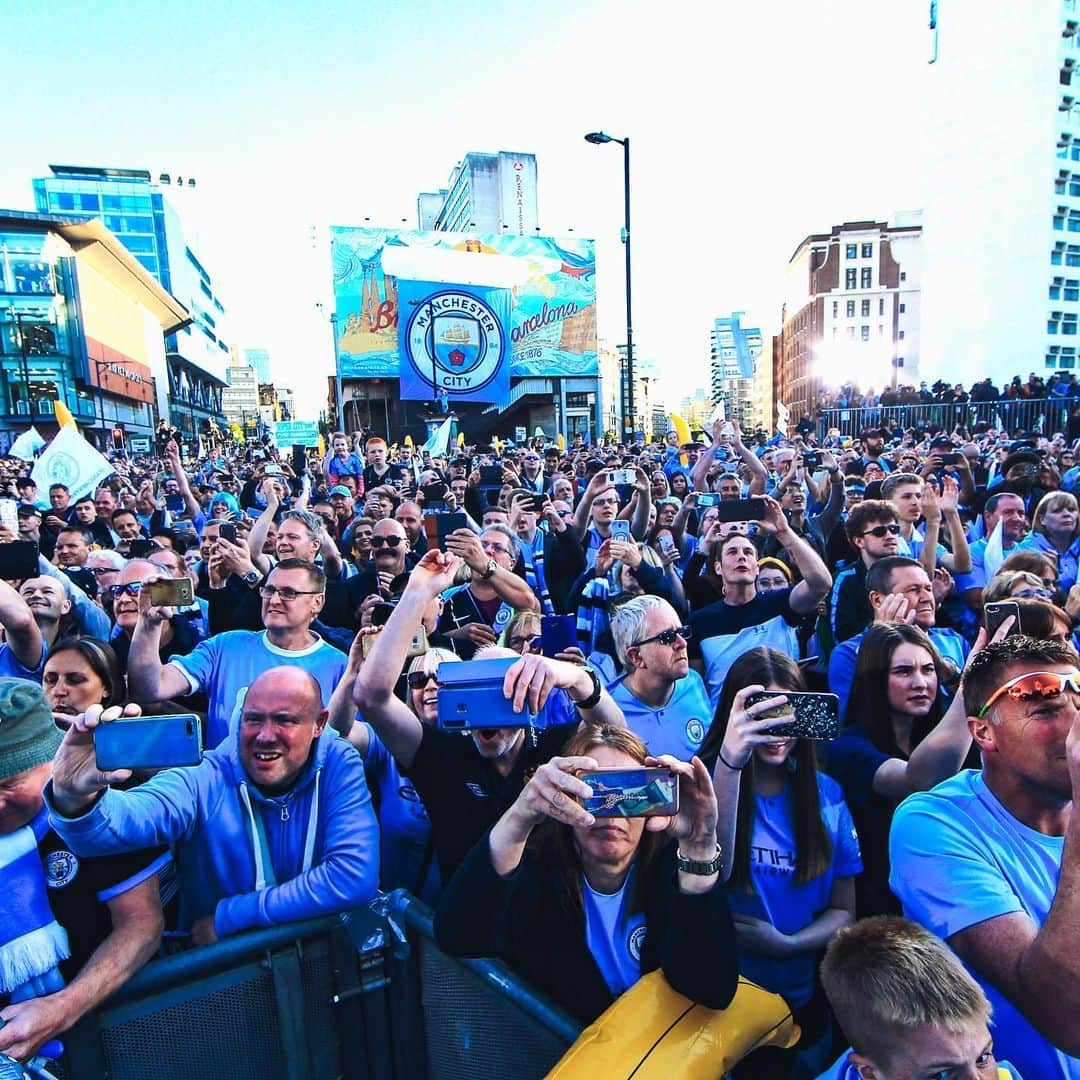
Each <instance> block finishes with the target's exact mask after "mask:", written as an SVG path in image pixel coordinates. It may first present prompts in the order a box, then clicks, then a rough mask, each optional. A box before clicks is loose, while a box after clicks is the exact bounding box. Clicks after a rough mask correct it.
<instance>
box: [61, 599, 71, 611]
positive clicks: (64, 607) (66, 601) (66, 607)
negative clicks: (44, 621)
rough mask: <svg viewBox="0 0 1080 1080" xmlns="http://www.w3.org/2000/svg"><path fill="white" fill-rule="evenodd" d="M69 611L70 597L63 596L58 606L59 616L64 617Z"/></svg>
mask: <svg viewBox="0 0 1080 1080" xmlns="http://www.w3.org/2000/svg"><path fill="white" fill-rule="evenodd" d="M70 610H71V597H70V596H65V597H64V599H63V602H62V603H61V604H60V614H61V615H66V614H67V613H68V612H69V611H70Z"/></svg>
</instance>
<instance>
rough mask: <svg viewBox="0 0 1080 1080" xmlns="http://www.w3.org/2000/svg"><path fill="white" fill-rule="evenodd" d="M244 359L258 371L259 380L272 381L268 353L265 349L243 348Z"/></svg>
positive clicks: (262, 381) (263, 381)
mask: <svg viewBox="0 0 1080 1080" xmlns="http://www.w3.org/2000/svg"><path fill="white" fill-rule="evenodd" d="M244 359H245V360H246V361H247V362H248V363H249V364H250V365H251V366H252V367H253V368H254V369H255V370H256V371H257V372H258V375H259V382H261V383H268V382H273V381H274V380H273V379H272V378H271V376H270V353H269V352H267V351H266V349H245V350H244Z"/></svg>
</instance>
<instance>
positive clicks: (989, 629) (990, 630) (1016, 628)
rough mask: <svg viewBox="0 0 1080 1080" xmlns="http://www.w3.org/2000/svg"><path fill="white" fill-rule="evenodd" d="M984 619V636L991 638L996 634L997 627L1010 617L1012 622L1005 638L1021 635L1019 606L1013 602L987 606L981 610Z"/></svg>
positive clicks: (1007, 601)
mask: <svg viewBox="0 0 1080 1080" xmlns="http://www.w3.org/2000/svg"><path fill="white" fill-rule="evenodd" d="M983 615H984V616H985V618H986V636H987V637H988V638H992V637H993V636H994V634H996V633H997V631H998V627H1000V626H1001V624H1002V623H1003V622H1004V621H1005V620H1006V619H1007V618H1008V617H1009V616H1010V615H1011V616H1012V617H1013V619H1014V622H1013V624H1012V626H1011V627H1009V632H1008V634H1007V635H1006V637H1012V636H1013V634H1019V633H1021V628H1020V605H1019V604H1018V603H1017V602H1016V601H1015V600H1001V601H999V602H997V603H993V604H987V605H986V606H985V607H984V608H983Z"/></svg>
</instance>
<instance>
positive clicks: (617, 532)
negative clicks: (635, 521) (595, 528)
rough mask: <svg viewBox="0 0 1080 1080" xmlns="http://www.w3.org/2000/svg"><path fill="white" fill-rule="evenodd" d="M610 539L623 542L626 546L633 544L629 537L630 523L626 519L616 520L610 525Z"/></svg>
mask: <svg viewBox="0 0 1080 1080" xmlns="http://www.w3.org/2000/svg"><path fill="white" fill-rule="evenodd" d="M611 539H612V540H625V541H626V542H627V543H628V544H629V543H632V542H633V538H632V537H631V536H630V522H629V521H627V520H626V518H616V519H615V520H614V521H613V522H612V523H611Z"/></svg>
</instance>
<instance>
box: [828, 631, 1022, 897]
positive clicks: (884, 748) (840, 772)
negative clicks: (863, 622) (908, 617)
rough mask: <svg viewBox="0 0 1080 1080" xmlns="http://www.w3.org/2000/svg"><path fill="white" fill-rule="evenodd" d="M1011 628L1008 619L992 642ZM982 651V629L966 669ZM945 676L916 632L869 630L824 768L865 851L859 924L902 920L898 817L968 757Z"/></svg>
mask: <svg viewBox="0 0 1080 1080" xmlns="http://www.w3.org/2000/svg"><path fill="white" fill-rule="evenodd" d="M1012 623H1013V620H1012V618H1011V617H1010V618H1008V619H1006V620H1005V622H1004V623H1002V625H1001V627H1000V628H999V629H998V631H997V633H996V634H995V640H999V639H1000V638H1002V637H1004V636H1005V635H1006V634H1007V633H1008V632H1009V627H1011V626H1012ZM985 644H986V631H985V629H980V630H979V635H978V637H977V638H976V639H975V644H974V646H973V647H972V649H971V652H970V653H969V655H968V663H970V662H971V657H972V656H975V655H976V654H977V653H978V652H979V651H980V650H981V649H982V648H983V646H984V645H985ZM945 677H946V671H945V668H944V665H943V663H942V660H941V656H940V655H939V654H938V651H937V649H935V648H934V646H933V644H932V643H931V641H930V639H929V638H928V637H927V636H926V634H925V633H924V632H923V631H922V630H920V629H919V628H918V627H917V626H908V625H906V624H904V623H874V624H873V625H872V626H871V627H870V629H869V630H867V631H866V635H865V636H864V638H863V640H862V645H861V646H860V647H859V659H858V663H857V664H856V666H855V677H854V681H853V684H852V691H851V697H850V699H849V701H848V707H847V715H846V717H845V718H844V720H845V723H844V728H843V730H842V731H841V732H840V737H839V738H838V739H837V740H836V741H835V742H833V743H831V744H830V745H829V746H828V747H827V749H826V754H827V757H828V763H827V765H826V768H827V770H828V772H829V775H830V776H832V777H833V778H834V779H835V780H836V781H837V782H838V783H839V784H840V787H841V788H842V789H843V792H844V799H845V801H846V802H847V804H848V806H849V807H850V808H851V814H852V817H853V818H854V819H855V827H856V829H858V833H859V840H860V843H861V847H862V854H863V862H864V869H863V873H862V874H861V875H860V876H859V878H858V879H857V880H856V882H855V901H856V910H857V912H858V915H859V917H860V918H863V917H865V916H867V915H899V914H900V905H899V904H898V903H897V901H896V898H895V897H894V896H893V894H892V892H891V891H890V890H889V827H890V825H891V824H892V816H893V811H894V810H895V809H896V807H897V806H898V805H899V803H900V801H901V800H902V799H904V798H906V797H907V796H908V795H910V794H912V793H913V792H915V791H928V790H929V789H930V788H932V787H934V785H935V784H939V783H941V781H942V780H946V779H948V778H949V777H950V776H954V775H955V774H956V773H957V772H959V771H960V769H961V768H963V766H964V759H965V757H966V756H967V755H968V754H969V753H970V751H971V733H970V731H968V725H967V714H966V712H965V710H964V698H963V694H962V693H961V692H960V691H959V690H958V691H957V694H956V696H955V697H954V698H953V700H952V703H951V704H950V705H949V709H948V711H947V712H946V713H945V714H944V716H943V715H942V700H941V696H940V695H939V694H938V687H939V686H940V684H941V682H942V680H943V679H944V678H945ZM974 764H975V765H976V767H977V764H978V763H977V762H975V763H974Z"/></svg>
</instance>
